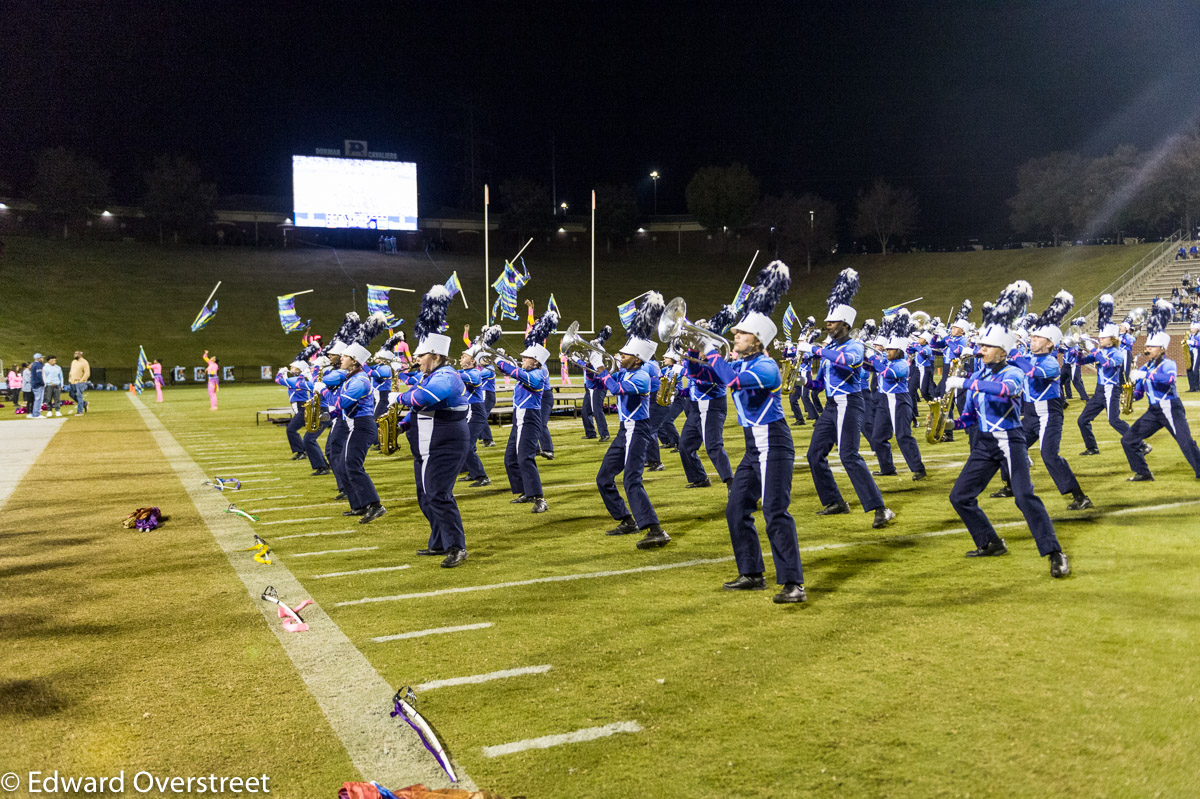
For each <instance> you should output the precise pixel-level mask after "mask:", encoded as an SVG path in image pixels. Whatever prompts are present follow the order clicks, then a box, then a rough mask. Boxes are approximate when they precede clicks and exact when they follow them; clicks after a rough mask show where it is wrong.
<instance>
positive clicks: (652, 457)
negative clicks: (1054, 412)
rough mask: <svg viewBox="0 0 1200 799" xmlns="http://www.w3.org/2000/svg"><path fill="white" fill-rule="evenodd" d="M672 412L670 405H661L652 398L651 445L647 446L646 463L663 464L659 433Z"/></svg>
mask: <svg viewBox="0 0 1200 799" xmlns="http://www.w3.org/2000/svg"><path fill="white" fill-rule="evenodd" d="M670 411H671V406H670V405H665V406H664V405H659V404H658V401H657V400H656V399H655V398H654V397H651V398H650V419H649V422H650V443H648V444H647V445H646V463H662V453H661V452H660V451H659V447H658V431H659V429H660V428H661V427H662V424H663V419H666V418H667V414H668V413H670Z"/></svg>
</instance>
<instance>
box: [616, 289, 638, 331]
mask: <svg viewBox="0 0 1200 799" xmlns="http://www.w3.org/2000/svg"><path fill="white" fill-rule="evenodd" d="M617 313H618V314H619V315H620V317H621V327H623V328H625V329H626V330H628V329H629V325H631V324H632V323H633V317H634V315H635V314H636V313H637V298H636V297H635V298H634V299H632V300H630V301H629V302H623V303H621V304H620V305H618V306H617Z"/></svg>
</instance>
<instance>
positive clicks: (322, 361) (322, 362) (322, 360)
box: [317, 355, 329, 369]
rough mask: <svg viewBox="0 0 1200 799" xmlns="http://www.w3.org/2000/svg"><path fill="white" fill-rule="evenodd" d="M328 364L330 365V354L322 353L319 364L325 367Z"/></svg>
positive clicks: (318, 360)
mask: <svg viewBox="0 0 1200 799" xmlns="http://www.w3.org/2000/svg"><path fill="white" fill-rule="evenodd" d="M328 365H329V357H328V356H326V355H322V356H321V357H320V358H317V366H319V367H321V368H322V369H324V368H325V367H326V366H328Z"/></svg>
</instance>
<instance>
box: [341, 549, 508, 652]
mask: <svg viewBox="0 0 1200 799" xmlns="http://www.w3.org/2000/svg"><path fill="white" fill-rule="evenodd" d="M405 568H407V567H405ZM320 576H321V577H332V576H333V575H329V574H322V575H320ZM491 626H492V623H491V622H490V621H481V622H479V623H478V624H460V625H458V626H457V627H433V628H431V629H428V630H414V631H413V632H411V633H397V634H396V635H381V636H379V637H378V638H372V639H371V640H372V641H374V642H375V643H377V644H383V643H387V642H388V641H403V640H405V639H407V638H424V637H425V636H427V635H443V634H445V633H461V632H466V631H467V630H485V629H487V628H488V627H491Z"/></svg>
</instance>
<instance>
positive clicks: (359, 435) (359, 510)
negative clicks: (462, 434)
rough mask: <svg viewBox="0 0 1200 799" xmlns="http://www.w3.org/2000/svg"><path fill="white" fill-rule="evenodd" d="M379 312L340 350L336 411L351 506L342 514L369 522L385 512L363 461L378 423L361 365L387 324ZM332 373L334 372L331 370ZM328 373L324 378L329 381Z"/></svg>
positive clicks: (371, 389) (376, 436) (372, 394)
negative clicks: (341, 426) (343, 437)
mask: <svg viewBox="0 0 1200 799" xmlns="http://www.w3.org/2000/svg"><path fill="white" fill-rule="evenodd" d="M386 324H387V323H386V321H385V317H384V315H383V314H382V313H375V314H372V315H371V316H370V317H369V318H368V319H367V320H366V321H365V322H363V323H362V324H361V325H358V326H357V327H356V328H355V330H354V332H353V333H351V340H350V343H348V344H347V345H346V348H345V352H344V353H343V354H342V364H341V369H340V370H338V371H340V372H341V375H340V378H338V379H340V383H341V389H340V391H339V392H338V398H337V412H338V414H339V415H340V416H341V418H342V420H343V422H344V423H345V425H346V443H345V447H344V449H343V455H342V480H343V482H344V483H345V486H346V490H345V494H346V499H347V500H349V502H350V510H348V511H345V512H344V513H343V514H342V515H343V516H361V517H362V518H361V519H359V524H369V523H371V522H373V521H375V520H376V519H378V518H379V517H380V516H382V515H383V514H385V513H387V508H385V507H384V506H383V504H382V503H381V502H380V501H379V494H378V493H377V492H376V491H375V484H374V483H373V482H372V481H371V476H370V475H368V474H367V471H366V469H365V468H364V466H363V464H364V462H365V461H366V458H367V452H368V451H369V450H370V449H371V447H372V446H373V445H374V444H375V442H376V441H378V440H379V425H378V424H377V423H376V422H375V389H374V386H372V385H371V378H369V377H367V375H366V373H365V372H364V371H363V366H364V365H365V364H366V363H367V361H368V360H369V359H370V357H371V351H370V350H369V349H367V346H368V345H369V344H370V343H371V339H373V338H374V337H375V336H377V335H379V334H380V333H381V332H383V330H384V329H385V327H386ZM333 374H334V375H336V374H337V372H334V373H333ZM329 379H330V378H329V376H327V377H326V378H325V382H327V383H328V382H329Z"/></svg>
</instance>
